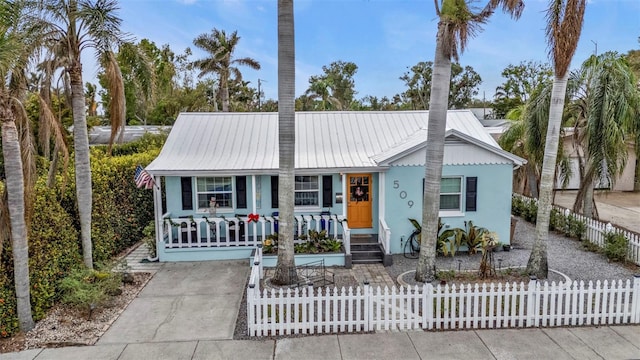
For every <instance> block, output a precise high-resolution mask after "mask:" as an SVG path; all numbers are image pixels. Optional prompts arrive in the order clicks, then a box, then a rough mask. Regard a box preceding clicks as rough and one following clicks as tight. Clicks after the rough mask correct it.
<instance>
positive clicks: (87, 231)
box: [69, 60, 93, 269]
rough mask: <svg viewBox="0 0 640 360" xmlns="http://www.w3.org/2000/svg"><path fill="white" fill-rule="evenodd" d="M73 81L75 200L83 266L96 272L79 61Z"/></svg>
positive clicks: (73, 70)
mask: <svg viewBox="0 0 640 360" xmlns="http://www.w3.org/2000/svg"><path fill="white" fill-rule="evenodd" d="M69 77H70V78H71V104H72V111H73V143H74V149H75V161H76V165H75V168H76V196H77V198H78V199H77V202H78V216H79V217H80V235H81V239H82V254H83V258H84V264H85V266H86V267H87V268H89V269H93V249H92V243H91V207H92V201H93V200H92V199H93V197H92V190H91V163H90V161H89V135H88V134H87V116H86V113H85V109H84V107H85V102H84V89H83V84H82V64H81V63H80V61H79V60H76V61H75V62H74V63H73V64H72V65H71V66H70V67H69Z"/></svg>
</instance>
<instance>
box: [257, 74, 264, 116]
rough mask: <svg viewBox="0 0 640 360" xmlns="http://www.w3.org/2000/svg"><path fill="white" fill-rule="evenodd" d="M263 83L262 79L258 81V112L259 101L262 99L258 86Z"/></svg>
mask: <svg viewBox="0 0 640 360" xmlns="http://www.w3.org/2000/svg"><path fill="white" fill-rule="evenodd" d="M263 81H264V80H262V79H258V111H261V110H260V105H261V102H260V101H261V98H262V93H261V92H260V85H262V82H263Z"/></svg>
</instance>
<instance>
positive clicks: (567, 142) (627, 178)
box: [556, 128, 638, 191]
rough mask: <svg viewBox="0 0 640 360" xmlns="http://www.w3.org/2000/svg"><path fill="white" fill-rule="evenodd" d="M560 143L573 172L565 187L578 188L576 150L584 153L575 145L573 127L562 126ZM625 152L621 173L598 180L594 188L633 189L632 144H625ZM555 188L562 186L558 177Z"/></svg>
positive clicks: (578, 171) (634, 158)
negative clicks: (613, 177) (613, 178)
mask: <svg viewBox="0 0 640 360" xmlns="http://www.w3.org/2000/svg"><path fill="white" fill-rule="evenodd" d="M561 144H562V146H563V147H564V151H565V153H566V154H567V155H568V156H569V161H570V162H571V171H572V173H573V176H571V177H570V178H569V183H568V185H567V187H566V188H565V189H567V190H577V189H579V188H580V170H579V163H580V162H579V159H578V151H580V153H581V154H584V151H583V150H582V149H581V147H579V146H577V144H576V142H575V138H574V136H573V128H564V132H563V133H562V142H561ZM627 154H628V157H627V164H626V165H625V167H624V169H623V170H622V174H620V175H619V176H617V177H615V181H611V180H612V179H611V177H610V178H607V179H602V180H601V181H598V182H597V183H596V188H600V189H610V190H613V191H634V185H635V180H636V176H635V175H636V167H637V166H638V159H637V157H636V152H635V150H634V146H633V144H631V143H629V144H627ZM612 185H613V187H612ZM556 188H557V189H561V188H562V182H561V180H560V179H557V180H556Z"/></svg>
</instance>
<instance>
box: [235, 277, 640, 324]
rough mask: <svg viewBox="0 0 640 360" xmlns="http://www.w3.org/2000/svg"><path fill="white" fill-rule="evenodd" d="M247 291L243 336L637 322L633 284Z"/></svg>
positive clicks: (253, 284)
mask: <svg viewBox="0 0 640 360" xmlns="http://www.w3.org/2000/svg"><path fill="white" fill-rule="evenodd" d="M258 267H259V266H258V265H254V270H253V271H252V280H250V282H249V287H248V288H247V315H248V317H247V323H248V334H249V336H276V335H285V334H315V333H318V334H321V333H345V332H347V333H348V332H360V331H374V330H417V329H424V330H440V329H479V328H480V329H481V328H522V327H556V326H585V325H586V326H588V325H609V324H638V323H640V277H638V276H636V277H635V278H634V279H633V282H632V281H631V280H626V281H622V280H618V281H611V282H608V281H606V280H605V281H604V282H600V281H596V282H595V283H594V282H591V281H589V282H588V283H585V282H583V281H580V282H577V281H574V282H572V283H558V284H556V283H555V282H551V283H548V282H544V283H540V282H538V281H536V280H535V279H532V280H531V281H530V282H529V283H528V284H525V283H519V284H518V283H505V284H502V283H498V284H494V283H490V284H482V285H478V284H475V285H470V284H467V285H459V286H456V285H452V286H449V285H445V286H441V285H437V286H433V285H431V284H425V285H423V286H421V287H419V286H413V287H400V288H396V287H393V288H391V289H389V288H386V287H385V288H384V289H380V287H377V288H375V289H374V288H372V287H371V286H369V285H367V284H365V285H364V287H359V286H358V287H356V288H355V289H354V288H353V287H349V288H348V289H345V288H344V287H343V288H342V289H338V288H333V289H331V288H313V287H312V286H308V287H303V288H301V289H300V288H295V289H286V290H285V289H278V290H276V289H271V290H270V291H267V290H263V291H261V290H260V282H259V279H258V275H253V274H254V271H255V274H258V273H259V270H255V268H258Z"/></svg>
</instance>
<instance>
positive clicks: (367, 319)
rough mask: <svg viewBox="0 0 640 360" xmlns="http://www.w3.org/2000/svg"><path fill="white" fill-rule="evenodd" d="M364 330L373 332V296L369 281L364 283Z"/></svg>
mask: <svg viewBox="0 0 640 360" xmlns="http://www.w3.org/2000/svg"><path fill="white" fill-rule="evenodd" d="M363 284H364V296H363V299H364V330H365V331H372V330H373V321H372V318H373V296H372V294H371V286H369V281H368V280H365V281H364V283H363Z"/></svg>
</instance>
